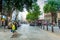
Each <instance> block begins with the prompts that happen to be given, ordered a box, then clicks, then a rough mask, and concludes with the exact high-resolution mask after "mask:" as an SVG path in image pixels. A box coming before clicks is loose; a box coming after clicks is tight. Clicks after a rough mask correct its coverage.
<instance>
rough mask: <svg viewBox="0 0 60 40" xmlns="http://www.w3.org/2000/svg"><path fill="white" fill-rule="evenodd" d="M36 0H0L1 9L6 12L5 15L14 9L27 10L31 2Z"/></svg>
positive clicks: (30, 6)
mask: <svg viewBox="0 0 60 40" xmlns="http://www.w3.org/2000/svg"><path fill="white" fill-rule="evenodd" d="M35 2H37V0H2V7H3V10H4V11H6V12H7V15H9V16H10V15H11V14H12V12H13V11H14V10H15V9H16V10H19V11H23V8H26V9H27V10H29V9H31V8H32V3H35Z"/></svg>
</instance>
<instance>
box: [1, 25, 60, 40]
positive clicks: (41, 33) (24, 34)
mask: <svg viewBox="0 0 60 40" xmlns="http://www.w3.org/2000/svg"><path fill="white" fill-rule="evenodd" d="M17 32H18V36H17V37H15V38H11V36H12V33H11V30H9V29H6V31H5V32H4V31H3V29H0V40H60V35H57V34H54V33H52V32H48V31H45V30H42V29H41V28H40V27H37V26H35V27H33V26H29V24H21V27H19V28H18V30H17Z"/></svg>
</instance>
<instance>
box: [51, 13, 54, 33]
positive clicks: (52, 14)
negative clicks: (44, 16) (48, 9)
mask: <svg viewBox="0 0 60 40" xmlns="http://www.w3.org/2000/svg"><path fill="white" fill-rule="evenodd" d="M51 17H52V32H54V28H53V22H54V13H51Z"/></svg>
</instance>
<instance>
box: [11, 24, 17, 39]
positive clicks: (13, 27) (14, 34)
mask: <svg viewBox="0 0 60 40" xmlns="http://www.w3.org/2000/svg"><path fill="white" fill-rule="evenodd" d="M11 32H12V33H13V35H12V38H13V37H16V36H17V32H16V26H15V23H13V24H12V29H11Z"/></svg>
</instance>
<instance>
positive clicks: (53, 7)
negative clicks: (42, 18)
mask: <svg viewBox="0 0 60 40" xmlns="http://www.w3.org/2000/svg"><path fill="white" fill-rule="evenodd" d="M43 9H44V12H45V13H48V12H53V13H55V12H57V2H56V1H54V0H50V1H48V3H47V4H45V6H44V8H43Z"/></svg>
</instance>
